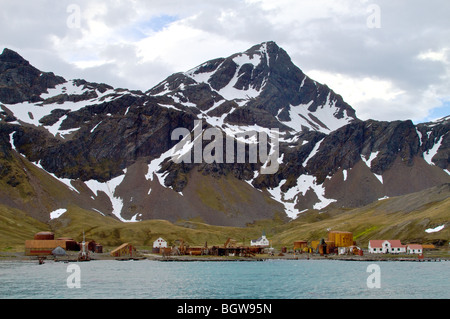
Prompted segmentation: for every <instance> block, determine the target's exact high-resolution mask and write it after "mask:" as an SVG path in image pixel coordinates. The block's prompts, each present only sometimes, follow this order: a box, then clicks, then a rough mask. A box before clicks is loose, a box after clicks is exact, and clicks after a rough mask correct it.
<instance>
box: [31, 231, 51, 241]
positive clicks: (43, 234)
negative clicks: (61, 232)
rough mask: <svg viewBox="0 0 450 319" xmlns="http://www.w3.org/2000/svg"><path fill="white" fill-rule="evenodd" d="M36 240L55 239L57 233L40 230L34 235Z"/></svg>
mask: <svg viewBox="0 0 450 319" xmlns="http://www.w3.org/2000/svg"><path fill="white" fill-rule="evenodd" d="M34 240H55V234H54V233H52V232H46V231H43V232H39V233H37V234H35V235H34Z"/></svg>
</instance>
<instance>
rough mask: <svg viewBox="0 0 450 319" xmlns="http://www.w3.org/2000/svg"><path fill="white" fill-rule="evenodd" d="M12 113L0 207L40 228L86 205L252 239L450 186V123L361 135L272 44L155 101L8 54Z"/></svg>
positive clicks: (0, 89) (211, 65)
mask: <svg viewBox="0 0 450 319" xmlns="http://www.w3.org/2000/svg"><path fill="white" fill-rule="evenodd" d="M0 107H1V109H2V111H1V113H0V141H1V143H0V145H1V148H0V189H1V192H0V202H1V203H2V204H5V205H7V206H8V207H11V208H12V209H19V210H21V211H24V212H26V213H27V214H29V215H31V216H33V217H34V218H37V219H38V220H40V221H42V222H48V221H49V219H50V212H53V211H56V210H58V209H67V207H69V206H73V205H75V206H77V207H80V208H81V209H84V210H89V211H93V212H96V213H97V214H101V215H104V216H110V217H113V218H115V219H118V220H121V221H140V220H148V219H165V220H169V221H172V222H175V221H177V220H180V219H184V220H188V219H201V220H202V221H204V222H205V223H208V224H212V225H225V226H244V225H246V224H247V223H252V222H254V221H255V220H261V219H270V218H273V217H274V216H279V217H280V216H281V217H282V218H284V219H286V220H289V219H295V218H297V217H298V216H299V214H300V213H302V212H304V211H306V210H311V209H315V210H321V211H326V210H327V209H330V208H332V207H353V208H354V207H360V206H363V205H367V204H370V203H373V202H376V201H378V200H379V199H380V198H386V197H392V196H398V195H405V194H409V193H413V192H419V191H422V190H425V189H427V188H430V187H434V186H439V185H441V184H444V183H449V182H450V176H449V175H450V173H449V170H450V156H449V152H450V136H449V134H448V131H449V126H450V123H449V117H446V118H443V119H441V120H438V121H435V122H430V123H421V124H418V125H414V124H413V123H412V122H411V121H392V122H382V121H374V120H368V121H362V120H360V119H358V118H357V116H356V113H355V110H354V109H353V108H352V107H351V106H350V105H348V104H347V103H346V102H345V101H344V100H343V98H342V97H341V96H340V95H339V94H337V93H335V92H334V91H333V90H331V89H330V88H329V87H327V86H326V85H323V84H320V83H318V82H316V81H314V80H312V79H310V78H309V77H308V76H307V75H305V74H304V73H303V72H302V71H301V70H300V69H299V68H298V67H297V66H295V65H294V64H293V63H292V61H291V59H290V57H289V55H288V54H287V53H286V52H285V51H284V50H283V49H282V48H280V47H278V45H277V44H276V43H274V42H265V43H262V44H259V45H256V46H253V47H252V48H250V49H248V50H247V51H245V52H242V53H236V54H234V55H231V56H230V57H227V58H218V59H214V60H210V61H207V62H205V63H203V64H201V65H199V66H197V67H195V68H193V69H191V70H188V71H186V72H180V73H175V74H173V75H171V76H169V77H168V78H166V79H165V80H163V81H162V82H160V83H159V84H158V85H156V86H155V87H153V88H150V89H149V90H147V91H146V92H142V91H138V90H128V89H121V88H113V87H112V86H110V85H107V84H104V83H92V82H88V81H86V80H82V79H75V80H66V79H64V78H62V77H60V76H56V75H54V74H53V73H46V72H42V71H40V70H38V69H36V68H34V67H33V66H31V65H30V63H29V62H28V61H26V60H25V59H24V58H23V57H21V56H20V55H19V54H18V53H16V52H14V51H11V50H9V49H4V51H3V53H2V54H1V55H0ZM174 132H180V133H183V134H182V136H183V139H182V140H181V141H180V138H179V137H180V136H179V135H177V134H175V135H177V136H175V138H174ZM211 133H213V134H212V135H214V139H212V136H211ZM245 134H247V135H248V136H245ZM243 135H244V137H242V136H243ZM264 135H265V136H266V138H267V139H266V140H259V139H257V140H256V141H255V140H254V137H256V138H261V137H263V136H264ZM253 147H256V148H253ZM256 149H257V150H258V152H257V153H256V155H259V160H258V158H256V159H257V160H251V159H252V155H255V152H254V151H255V150H256ZM198 150H199V151H200V152H198ZM239 150H243V153H239ZM198 155H200V159H201V160H200V161H198V157H197V156H198ZM262 155H264V156H262ZM240 156H241V157H240ZM244 156H245V157H244ZM256 157H258V156H256ZM211 158H212V159H216V161H211V160H210V159H211ZM242 158H245V161H241V159H242ZM176 159H178V160H176ZM217 159H222V161H220V160H217ZM225 159H226V160H225ZM181 160H183V161H181ZM241 162H242V163H241ZM268 167H275V170H274V171H271V172H270V173H265V169H267V168H268Z"/></svg>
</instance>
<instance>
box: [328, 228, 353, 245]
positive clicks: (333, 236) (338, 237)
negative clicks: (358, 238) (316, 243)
mask: <svg viewBox="0 0 450 319" xmlns="http://www.w3.org/2000/svg"><path fill="white" fill-rule="evenodd" d="M328 242H334V246H335V247H350V246H353V245H354V242H353V233H351V232H347V231H336V230H334V231H330V232H328Z"/></svg>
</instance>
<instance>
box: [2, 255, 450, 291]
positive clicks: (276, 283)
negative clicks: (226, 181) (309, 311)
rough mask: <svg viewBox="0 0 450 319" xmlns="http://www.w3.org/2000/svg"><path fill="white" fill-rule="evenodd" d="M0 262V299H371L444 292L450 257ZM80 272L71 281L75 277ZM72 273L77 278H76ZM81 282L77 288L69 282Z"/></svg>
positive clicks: (447, 287)
mask: <svg viewBox="0 0 450 319" xmlns="http://www.w3.org/2000/svg"><path fill="white" fill-rule="evenodd" d="M371 264H372V263H371V262H357V261H331V260H270V261H255V262H206V261H203V262H158V261H151V260H141V261H114V260H105V261H91V262H85V263H74V265H76V266H75V267H77V266H79V268H78V269H79V272H73V271H71V270H70V268H69V269H68V267H71V265H73V264H71V263H61V262H57V263H55V262H52V261H47V262H46V263H45V264H43V265H38V263H37V262H33V263H31V262H0V298H1V299H8V298H14V299H34V298H44V299H69V298H70V299H73V298H81V299H86V298H89V299H90V298H98V299H110V298H114V299H127V298H133V299H156V298H163V299H321V298H327V299H339V298H347V299H348V298H354V299H366V298H370V299H374V298H381V299H385V298H408V299H411V298H421V299H443V298H446V299H447V298H449V297H450V262H448V261H441V262H377V263H376V265H378V266H379V280H380V281H379V283H380V285H379V287H380V288H369V287H368V284H367V280H368V277H369V276H371V274H372V273H371V272H368V271H367V268H368V266H369V265H371ZM78 273H79V277H78V279H79V280H77V279H76V278H75V277H71V276H75V275H76V274H78ZM74 278H75V279H74ZM68 279H69V285H70V284H71V283H79V285H80V288H69V287H68Z"/></svg>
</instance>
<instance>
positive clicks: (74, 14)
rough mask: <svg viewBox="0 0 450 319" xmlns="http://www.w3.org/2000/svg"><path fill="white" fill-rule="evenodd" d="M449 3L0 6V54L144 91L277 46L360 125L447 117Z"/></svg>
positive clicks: (71, 0) (100, 1) (140, 0)
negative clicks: (257, 48) (204, 66)
mask: <svg viewBox="0 0 450 319" xmlns="http://www.w3.org/2000/svg"><path fill="white" fill-rule="evenodd" d="M449 13H450V2H449V1H442V0H427V1H424V0H420V1H419V0H395V1H392V0H374V1H372V0H314V1H311V0H308V1H306V0H276V1H274V0H202V1H199V0H190V1H186V0H161V1H160V0H134V1H133V0H128V1H125V0H95V1H92V0H91V1H88V0H51V1H50V0H16V1H11V0H0V50H2V49H3V48H9V49H12V50H15V51H17V52H18V53H19V54H20V55H22V56H23V57H24V58H25V59H27V60H28V61H30V63H31V64H32V65H34V66H35V67H37V68H38V69H40V70H41V71H45V72H50V71H51V72H54V73H55V74H57V75H61V76H63V77H64V78H66V79H67V80H69V79H78V78H83V79H86V80H87V81H91V82H99V83H107V84H110V85H112V86H114V87H122V88H128V89H138V90H142V91H146V90H148V89H150V88H152V87H153V86H155V85H156V84H158V83H159V82H161V81H163V80H164V79H165V78H166V77H167V76H169V75H171V74H173V73H175V72H184V71H187V70H189V69H191V68H193V67H195V66H197V65H199V64H201V63H203V62H205V61H208V60H211V59H214V58H219V57H227V56H230V55H232V54H234V53H237V52H243V51H245V50H247V49H248V48H250V47H252V46H253V45H255V44H259V43H262V42H265V41H275V42H276V43H277V44H278V45H279V46H280V47H282V48H283V49H284V50H285V51H286V52H287V53H288V54H289V55H290V57H291V59H292V61H293V62H294V64H295V65H297V66H298V67H299V68H300V69H301V70H302V71H303V72H304V73H305V74H307V75H308V76H309V77H311V78H312V79H314V80H316V81H318V82H320V83H323V84H326V85H328V86H329V87H330V88H331V89H333V90H334V91H335V92H336V93H338V94H340V95H342V97H343V98H344V100H345V101H346V102H347V103H349V104H350V105H351V106H352V107H353V108H354V109H355V110H356V115H357V117H358V118H360V119H362V120H367V119H375V120H381V121H392V120H407V119H410V120H413V121H414V122H416V123H418V122H426V121H430V120H434V119H437V118H440V117H443V116H446V115H450V19H449V17H448V15H449Z"/></svg>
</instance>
